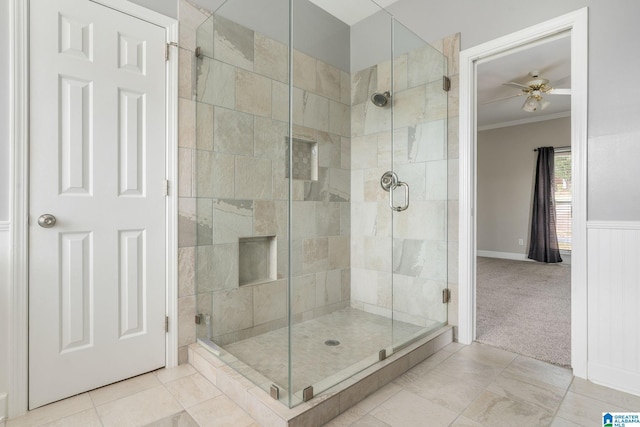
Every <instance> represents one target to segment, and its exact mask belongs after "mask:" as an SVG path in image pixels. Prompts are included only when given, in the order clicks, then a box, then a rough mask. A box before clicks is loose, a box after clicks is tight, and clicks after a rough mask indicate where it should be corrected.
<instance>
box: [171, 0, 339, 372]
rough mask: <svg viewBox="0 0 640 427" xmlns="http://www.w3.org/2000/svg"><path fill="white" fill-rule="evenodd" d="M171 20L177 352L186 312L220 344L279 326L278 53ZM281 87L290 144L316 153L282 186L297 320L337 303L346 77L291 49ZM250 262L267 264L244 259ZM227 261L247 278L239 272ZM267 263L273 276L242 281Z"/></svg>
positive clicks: (219, 26) (261, 41)
mask: <svg viewBox="0 0 640 427" xmlns="http://www.w3.org/2000/svg"><path fill="white" fill-rule="evenodd" d="M179 19H180V30H181V34H180V36H181V46H180V47H181V49H180V105H179V109H180V149H179V151H180V153H179V159H180V164H179V170H180V194H179V196H180V229H179V234H180V239H179V240H180V262H181V263H180V266H181V269H180V280H179V282H180V314H181V319H180V338H179V340H180V346H181V347H180V349H181V354H182V353H183V352H185V351H186V347H184V346H186V345H187V344H189V343H190V342H193V341H195V339H196V337H206V334H207V329H206V325H204V324H201V325H198V326H197V328H196V325H195V324H194V322H193V318H194V315H195V314H196V313H208V314H211V316H212V327H211V331H212V333H213V339H214V340H215V341H216V342H218V343H219V344H221V345H225V344H228V343H231V342H234V341H237V340H239V339H244V338H247V337H250V336H253V335H256V334H261V333H265V332H267V331H269V330H272V329H274V328H280V327H283V326H285V325H286V315H287V288H286V280H284V279H285V278H286V277H287V274H288V251H289V247H288V244H287V239H288V230H287V219H288V218H287V215H288V212H287V205H288V198H289V178H288V177H287V175H288V174H287V173H286V171H287V165H288V163H287V160H288V152H287V144H288V142H287V141H288V137H289V135H288V129H289V124H288V118H289V112H288V102H289V95H288V83H289V76H288V46H286V45H284V44H282V43H280V42H277V41H275V40H273V39H270V38H268V37H266V36H264V35H262V34H259V33H257V32H254V31H252V30H250V29H248V28H245V27H243V26H241V25H238V24H236V23H234V22H232V21H230V20H227V19H225V18H223V17H220V16H215V17H214V16H210V14H209V13H208V12H206V11H203V10H201V9H199V8H197V7H196V6H194V5H192V4H191V3H189V2H188V1H186V0H181V1H180V17H179ZM196 46H198V47H200V51H201V53H202V55H201V56H200V57H199V58H196V57H195V54H194V52H195V48H196ZM293 86H294V105H295V110H294V123H293V124H294V126H293V137H294V139H298V140H301V141H307V143H308V144H305V145H308V146H309V147H313V149H314V150H316V152H315V154H313V155H311V154H312V153H311V152H309V153H306V154H305V155H304V156H303V155H300V156H299V157H300V158H299V159H298V160H300V161H301V162H305V161H307V162H308V161H313V162H315V164H314V165H313V166H314V167H313V168H312V167H309V168H308V169H305V170H304V173H306V174H307V175H309V176H305V178H310V179H294V181H293V184H292V185H293V207H292V216H293V224H292V231H291V232H292V239H293V241H292V245H293V247H292V251H293V254H292V265H291V270H292V272H293V276H294V277H293V280H292V285H293V291H292V295H293V298H292V310H293V315H294V319H295V320H296V321H302V320H308V319H311V318H314V317H317V316H319V315H323V314H326V313H329V312H332V311H334V310H337V309H341V308H344V307H346V306H348V305H349V297H350V281H349V279H350V275H349V268H350V260H349V255H350V251H349V234H350V219H351V218H350V210H349V201H350V191H351V185H350V179H351V174H350V172H349V168H350V161H349V154H350V137H351V130H350V116H349V114H350V107H349V102H350V93H351V89H350V77H349V74H348V73H346V72H344V71H342V70H339V69H337V68H335V67H333V66H331V65H329V64H326V63H324V62H322V61H320V60H318V59H316V58H314V57H312V56H309V55H306V54H305V53H302V52H300V51H297V50H294V76H293ZM294 154H295V151H294ZM262 236H265V237H266V236H275V243H274V244H269V245H268V246H269V248H268V249H269V250H266V247H265V246H264V245H263V247H261V248H255V247H254V248H253V249H251V250H249V249H242V248H243V247H245V248H248V247H249V246H250V245H249V246H247V245H239V239H241V238H251V237H262ZM240 251H253V253H252V254H250V253H248V252H246V253H245V254H244V255H245V256H241V255H242V254H240ZM258 254H262V255H258ZM257 256H264V257H268V258H269V260H268V261H267V260H257V259H256V260H255V262H253V261H250V260H249V261H247V259H248V258H251V257H257ZM239 259H242V260H243V261H242V262H243V263H247V262H249V263H250V264H252V266H253V267H255V268H254V269H253V270H251V271H247V272H240V271H239ZM272 261H273V269H274V270H276V271H275V272H273V274H271V275H272V276H273V277H270V278H267V280H265V281H260V280H257V281H256V280H252V275H261V274H262V275H264V274H266V273H264V271H263V270H264V269H265V268H266V267H265V265H266V263H269V264H271V262H272ZM267 275H269V274H267ZM240 282H242V283H245V282H248V283H247V284H243V285H242V286H240V284H239V283H240ZM256 282H257V283H256ZM181 360H184V359H181Z"/></svg>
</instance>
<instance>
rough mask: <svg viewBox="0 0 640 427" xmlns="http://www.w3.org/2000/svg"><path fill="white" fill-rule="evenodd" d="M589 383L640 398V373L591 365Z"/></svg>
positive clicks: (595, 364)
mask: <svg viewBox="0 0 640 427" xmlns="http://www.w3.org/2000/svg"><path fill="white" fill-rule="evenodd" d="M589 381H591V382H593V383H596V384H599V385H603V386H605V387H609V388H612V389H614V390H620V391H623V392H625V393H630V394H635V395H636V396H640V373H638V372H633V371H628V370H624V369H618V368H613V367H610V366H605V365H601V364H598V363H589Z"/></svg>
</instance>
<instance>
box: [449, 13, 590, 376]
mask: <svg viewBox="0 0 640 427" xmlns="http://www.w3.org/2000/svg"><path fill="white" fill-rule="evenodd" d="M567 31H569V32H570V33H571V77H572V100H571V101H572V102H571V147H572V154H573V159H572V165H573V170H572V178H573V185H574V192H573V201H572V202H573V214H574V215H573V230H572V231H573V233H572V236H573V250H572V264H571V325H572V330H571V354H572V360H571V366H572V367H573V369H574V374H575V375H576V376H580V377H586V361H587V351H586V348H587V347H586V344H587V340H586V324H587V322H586V320H587V316H586V310H587V299H586V280H585V279H586V144H587V139H586V123H587V114H586V112H587V102H586V100H587V9H586V8H584V9H581V10H578V11H576V12H573V13H569V14H567V15H563V16H561V17H558V18H555V19H552V20H550V21H547V22H544V23H541V24H539V25H536V26H533V27H530V28H527V29H524V30H522V31H519V32H517V33H513V34H510V35H508V36H504V37H501V38H499V39H496V40H493V41H490V42H487V43H484V44H482V45H479V46H476V47H473V48H470V49H467V50H465V51H462V52H461V53H460V67H461V69H460V105H461V107H460V141H461V144H460V178H461V180H460V223H459V226H460V258H459V260H460V263H459V282H460V283H459V289H460V294H459V331H458V338H459V341H460V342H462V343H465V344H468V343H471V342H472V341H473V340H475V338H476V274H477V266H476V248H477V190H476V185H477V138H476V135H477V121H476V113H477V109H476V102H477V99H478V98H477V97H478V95H477V86H476V78H477V72H478V65H479V64H481V63H482V61H487V60H488V59H489V58H497V57H500V56H505V55H508V54H510V53H513V52H514V51H515V50H518V49H523V48H525V47H526V46H527V45H529V44H531V43H535V42H539V41H540V40H543V39H546V38H549V37H552V36H555V35H558V34H561V33H563V32H567Z"/></svg>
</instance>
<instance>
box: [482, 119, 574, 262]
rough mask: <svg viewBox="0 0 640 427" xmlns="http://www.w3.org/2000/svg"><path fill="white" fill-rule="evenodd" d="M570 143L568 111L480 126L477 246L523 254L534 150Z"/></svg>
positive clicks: (533, 176) (527, 228) (533, 175)
mask: <svg viewBox="0 0 640 427" xmlns="http://www.w3.org/2000/svg"><path fill="white" fill-rule="evenodd" d="M569 145H571V119H570V118H569V117H567V118H562V119H556V120H549V121H545V122H538V123H530V124H524V125H519V126H511V127H506V128H499V129H492V130H487V131H483V132H478V169H477V171H478V180H477V186H478V190H477V191H478V193H477V194H478V196H477V203H478V224H477V239H478V250H479V251H492V252H507V253H511V254H520V255H522V256H524V255H525V254H527V252H528V247H529V243H528V241H529V224H530V218H531V201H532V194H533V183H534V178H535V166H536V159H537V156H536V153H535V152H534V151H533V150H534V148H537V147H541V146H553V147H564V146H569ZM518 239H523V240H524V245H523V246H520V245H519V244H518Z"/></svg>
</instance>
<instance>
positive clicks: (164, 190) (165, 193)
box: [162, 179, 169, 197]
mask: <svg viewBox="0 0 640 427" xmlns="http://www.w3.org/2000/svg"><path fill="white" fill-rule="evenodd" d="M162 195H163V196H165V197H167V196H168V195H169V180H168V179H165V180H164V182H163V183H162Z"/></svg>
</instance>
